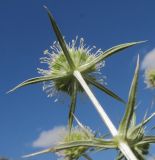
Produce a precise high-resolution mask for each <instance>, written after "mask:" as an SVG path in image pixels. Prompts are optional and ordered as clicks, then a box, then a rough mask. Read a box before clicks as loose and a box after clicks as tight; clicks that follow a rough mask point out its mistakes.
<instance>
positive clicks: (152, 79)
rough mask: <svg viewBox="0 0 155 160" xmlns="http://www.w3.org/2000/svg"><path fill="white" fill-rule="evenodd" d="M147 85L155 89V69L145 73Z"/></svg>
mask: <svg viewBox="0 0 155 160" xmlns="http://www.w3.org/2000/svg"><path fill="white" fill-rule="evenodd" d="M145 83H146V84H147V87H148V88H152V89H154V88H155V69H147V70H146V71H145Z"/></svg>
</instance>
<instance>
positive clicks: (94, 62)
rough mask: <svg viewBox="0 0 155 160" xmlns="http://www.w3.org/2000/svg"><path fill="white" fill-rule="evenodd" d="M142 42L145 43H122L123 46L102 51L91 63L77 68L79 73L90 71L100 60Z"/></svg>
mask: <svg viewBox="0 0 155 160" xmlns="http://www.w3.org/2000/svg"><path fill="white" fill-rule="evenodd" d="M144 42H146V41H138V42H130V43H124V44H120V45H117V46H114V47H112V48H110V49H108V50H106V51H104V52H103V53H102V54H100V55H99V56H97V57H96V58H95V59H94V60H93V61H92V62H90V63H88V64H85V65H83V66H81V67H79V71H80V72H83V71H86V70H88V69H90V68H91V67H93V66H94V65H96V64H97V63H99V62H101V61H102V60H104V59H105V58H108V57H110V56H112V55H113V54H116V53H118V52H119V51H122V50H124V49H126V48H129V47H132V46H134V45H137V44H140V43H144Z"/></svg>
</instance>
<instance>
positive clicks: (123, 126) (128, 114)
mask: <svg viewBox="0 0 155 160" xmlns="http://www.w3.org/2000/svg"><path fill="white" fill-rule="evenodd" d="M138 71H139V56H138V58H137V65H136V69H135V74H134V77H133V80H132V84H131V87H130V92H129V98H128V103H127V108H126V111H125V114H124V117H123V119H122V121H121V123H120V127H119V133H120V134H121V135H122V136H123V137H124V138H126V135H127V131H128V128H129V126H130V121H131V119H132V116H133V113H134V107H135V101H136V90H137V83H138Z"/></svg>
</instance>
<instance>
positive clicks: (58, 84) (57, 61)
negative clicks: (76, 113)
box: [38, 37, 104, 96]
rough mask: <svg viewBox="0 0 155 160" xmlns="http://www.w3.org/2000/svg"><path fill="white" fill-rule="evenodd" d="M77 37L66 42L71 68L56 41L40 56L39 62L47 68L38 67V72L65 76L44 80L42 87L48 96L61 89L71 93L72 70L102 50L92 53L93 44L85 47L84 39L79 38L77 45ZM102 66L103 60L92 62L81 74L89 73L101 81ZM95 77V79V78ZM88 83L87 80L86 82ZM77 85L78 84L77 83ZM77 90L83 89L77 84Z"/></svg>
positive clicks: (45, 74) (46, 74) (92, 58)
mask: <svg viewBox="0 0 155 160" xmlns="http://www.w3.org/2000/svg"><path fill="white" fill-rule="evenodd" d="M77 41H78V38H77V37H76V39H75V40H72V43H71V44H66V47H67V49H68V51H69V54H70V57H71V59H72V60H73V63H74V65H75V68H74V69H73V68H71V67H70V66H69V63H68V61H67V59H66V57H65V55H64V53H63V50H62V49H61V46H60V44H59V43H58V42H54V43H53V45H52V46H51V51H48V50H46V51H45V52H44V54H45V56H46V57H43V58H41V63H47V64H48V70H44V69H38V71H39V73H40V74H42V75H43V76H51V77H52V76H56V77H60V76H61V75H66V76H67V77H64V78H63V77H62V78H61V79H56V80H53V81H49V82H45V83H44V87H43V89H44V90H46V92H47V93H48V95H49V96H53V94H54V93H55V92H58V91H62V92H66V93H67V94H69V95H72V91H73V88H72V87H73V85H72V84H73V83H74V81H76V79H75V78H74V77H73V75H72V74H73V72H74V70H75V69H76V70H79V68H80V67H81V66H82V65H86V64H89V63H91V62H92V61H93V60H94V59H95V58H96V57H97V56H98V55H99V54H101V53H102V51H101V50H100V49H99V50H97V51H95V53H93V51H94V49H95V46H93V47H92V48H89V47H86V45H85V44H84V39H83V38H80V40H79V46H77V45H78V42H77ZM103 66H104V61H102V62H101V63H99V64H96V65H95V64H94V65H93V66H91V67H90V68H89V69H88V70H86V71H85V72H83V75H87V76H88V75H89V76H91V77H92V79H93V80H96V81H97V82H101V81H103V78H99V76H100V75H101V73H100V69H101V67H103ZM95 76H96V77H97V79H96V78H95ZM88 83H89V82H88ZM77 85H78V84H77ZM77 91H83V89H82V88H81V86H80V85H78V86H77Z"/></svg>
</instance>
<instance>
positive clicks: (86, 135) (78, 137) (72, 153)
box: [57, 126, 95, 160]
mask: <svg viewBox="0 0 155 160" xmlns="http://www.w3.org/2000/svg"><path fill="white" fill-rule="evenodd" d="M94 137H95V135H94V133H93V132H92V130H91V129H89V128H88V127H85V129H84V130H83V129H82V128H80V127H79V126H77V127H72V131H71V132H70V131H69V130H68V132H67V134H64V137H63V139H62V141H61V143H62V144H67V143H72V142H77V143H78V141H83V140H84V141H87V140H91V139H93V138H94ZM61 143H60V144H61ZM88 149H89V147H88V146H78V147H72V148H68V149H64V150H62V151H59V152H57V154H58V155H59V156H60V157H63V158H64V159H65V160H71V159H72V160H74V159H78V158H79V157H80V156H81V155H82V154H84V153H85V152H86V151H87V150H88Z"/></svg>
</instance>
